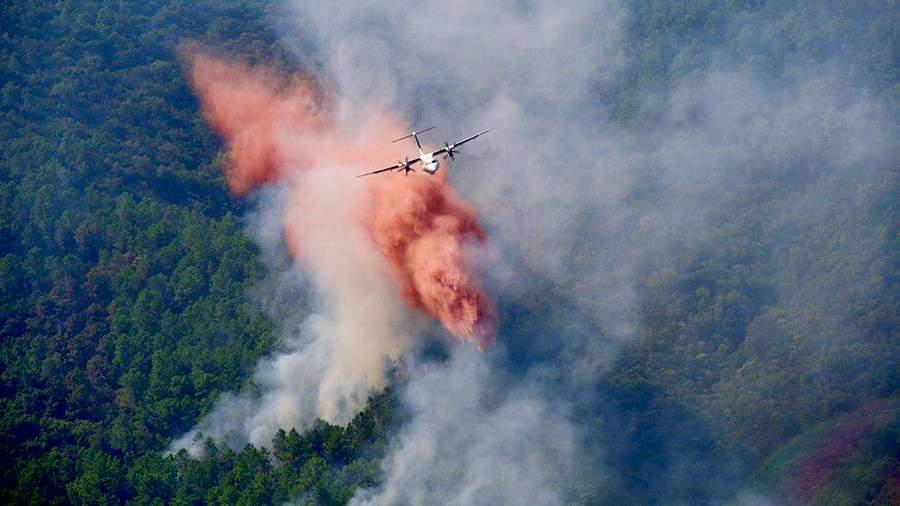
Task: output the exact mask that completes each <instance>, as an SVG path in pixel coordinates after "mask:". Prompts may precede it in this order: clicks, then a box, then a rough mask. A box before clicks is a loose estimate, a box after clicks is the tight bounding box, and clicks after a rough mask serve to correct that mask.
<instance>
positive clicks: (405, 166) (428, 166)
mask: <svg viewBox="0 0 900 506" xmlns="http://www.w3.org/2000/svg"><path fill="white" fill-rule="evenodd" d="M433 129H434V127H429V128H426V129H425V130H420V131H418V132H412V133H411V134H409V135H404V136H403V137H400V138H399V139H394V141H393V142H397V141H402V140H403V139H408V138H410V137H412V138H413V139H415V140H416V147H418V148H419V157H418V158H413V159H412V160H410V159H409V157H405V158H404V159H403V160H399V161H397V163H395V164H394V165H391V166H390V167H385V168H383V169H378V170H373V171H372V172H366V173H365V174H360V175H358V176H356V177H363V176H371V175H372V174H379V173H382V172H388V171H391V170H396V169H400V170H401V171H403V173H404V174H406V175H407V176H408V175H409V173H410V172H413V171H415V170H416V169H414V168H413V167H412V166H413V165H415V164H417V163H421V164H422V170H424V171H425V172H427V173H429V174H434V173H435V172H437V171H438V169H440V168H441V162H440V161H439V160H438V159H437V157H438V155H442V154H443V155H444V159H445V160H446V159H447V157H450V159H451V160H454V157H453V154H454V153H458V152H459V150H458V149H457V148H458V147H459V146H462V145H463V144H465V143H467V142H469V141H471V140H472V139H474V138H476V137H478V136H479V135H482V134H486V133H488V132H490V131H491V129H490V128H488V129H487V130H482V131H481V132H478V133H477V134H475V135H473V136H471V137H467V138H465V139H463V140H461V141H457V142H454V143H453V144H447V143H446V142H445V143H444V147H442V148H441V149H439V150H437V151H432V152H431V153H426V152H424V151H422V145H421V144H420V143H419V134H421V133H425V132H427V131H429V130H433Z"/></svg>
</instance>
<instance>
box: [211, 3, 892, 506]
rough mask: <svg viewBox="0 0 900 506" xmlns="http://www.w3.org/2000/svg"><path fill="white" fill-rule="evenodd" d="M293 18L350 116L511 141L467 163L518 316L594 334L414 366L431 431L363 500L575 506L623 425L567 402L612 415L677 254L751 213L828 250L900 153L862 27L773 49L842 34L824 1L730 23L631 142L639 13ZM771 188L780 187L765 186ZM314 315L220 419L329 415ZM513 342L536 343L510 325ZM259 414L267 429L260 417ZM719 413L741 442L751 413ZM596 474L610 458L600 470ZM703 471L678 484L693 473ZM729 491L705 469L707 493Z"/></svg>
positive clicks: (577, 8)
mask: <svg viewBox="0 0 900 506" xmlns="http://www.w3.org/2000/svg"><path fill="white" fill-rule="evenodd" d="M289 5H290V6H291V8H290V9H287V12H288V13H291V14H292V15H290V16H284V17H282V18H281V19H280V20H279V21H278V23H279V26H280V28H282V29H283V30H284V33H285V40H286V42H287V43H288V44H292V43H293V44H294V45H295V47H296V48H298V49H297V58H298V60H299V61H300V62H301V63H308V62H316V63H315V65H316V66H321V68H322V69H323V70H324V72H325V78H324V79H325V80H326V81H327V82H328V83H329V84H330V85H333V86H334V87H335V88H336V90H337V92H338V94H339V95H340V96H341V98H342V101H341V103H340V107H341V111H340V113H341V115H342V117H343V118H344V120H345V121H352V119H353V115H354V110H355V109H356V108H358V107H368V106H369V105H371V104H373V103H386V104H388V105H389V106H390V107H391V108H393V109H395V110H401V111H405V112H406V113H407V115H408V117H409V118H410V121H411V123H412V124H413V125H415V126H419V127H425V126H431V125H432V124H437V125H439V128H438V130H436V132H435V133H434V134H431V133H430V134H426V139H429V140H430V142H431V143H432V144H433V145H437V144H439V143H441V142H443V141H445V140H447V141H452V140H455V139H456V138H457V137H459V136H461V135H465V134H467V133H468V132H470V131H474V130H478V129H481V128H487V127H493V128H494V131H493V132H492V133H491V134H490V135H489V136H486V137H484V138H483V139H479V140H478V141H477V142H475V143H472V144H471V145H468V146H466V147H465V148H464V149H463V154H462V156H461V157H460V159H459V160H458V162H457V163H455V164H453V165H451V166H450V167H449V168H448V169H449V174H450V175H449V177H450V180H451V181H452V182H453V184H454V185H455V186H457V187H458V188H460V190H461V193H463V195H465V196H466V197H467V198H469V199H471V200H472V201H473V202H474V203H475V204H476V206H477V207H478V209H479V211H480V213H481V219H482V221H483V222H484V223H485V225H486V228H487V229H488V233H489V235H490V237H491V238H492V240H493V241H494V242H495V243H496V245H497V247H498V250H499V252H500V254H499V259H498V261H497V263H496V265H494V267H493V270H492V272H491V276H492V279H491V283H492V288H493V290H494V292H495V294H496V297H497V299H498V300H499V303H500V306H501V309H502V308H504V307H509V306H515V303H517V302H518V301H519V300H520V299H522V298H524V296H525V295H527V294H528V293H529V292H530V291H533V290H535V289H536V288H535V285H536V284H537V283H546V284H547V286H551V287H553V288H554V290H555V291H554V292H553V293H554V294H555V295H556V296H557V297H558V298H557V299H554V300H552V301H548V303H549V304H560V301H564V304H565V305H566V306H571V308H570V309H568V311H569V312H567V313H565V314H566V315H567V316H578V317H579V318H580V319H581V320H582V321H579V322H560V321H558V320H553V319H549V320H542V321H535V320H532V322H531V323H530V324H527V325H523V324H519V325H517V326H515V327H513V326H511V325H510V326H503V327H501V333H500V335H499V336H498V347H497V349H496V350H494V351H493V352H490V353H489V354H488V355H487V356H485V357H483V356H479V355H475V354H472V353H469V352H468V351H466V350H459V349H456V348H452V345H451V348H452V349H451V353H450V358H449V359H448V361H447V362H446V363H444V364H433V363H431V364H428V366H427V367H426V366H424V365H423V366H420V367H413V368H412V374H411V378H410V382H409V386H408V387H407V388H406V391H405V394H404V400H405V402H406V403H407V405H408V406H409V408H410V410H411V412H412V415H413V418H412V420H411V421H410V422H409V424H408V425H407V426H405V427H404V428H403V430H402V432H401V433H400V434H398V435H397V436H396V438H395V442H394V446H393V449H392V451H391V454H390V455H389V457H388V458H387V459H386V460H385V462H384V471H385V476H386V478H385V483H384V484H383V486H382V487H380V488H379V489H377V490H369V491H364V492H363V493H361V494H360V495H359V496H358V497H357V498H356V502H358V503H360V504H394V503H409V504H425V503H430V502H439V503H447V504H460V505H466V504H489V503H511V504H521V503H544V504H555V503H560V502H566V501H569V500H571V499H572V497H573V496H574V495H577V494H580V493H584V491H583V490H580V489H579V488H578V485H576V484H575V483H576V482H577V481H578V480H577V479H574V480H573V479H570V478H571V477H572V476H578V473H579V472H581V473H584V472H590V473H594V474H595V477H596V475H599V474H602V473H603V468H602V466H597V465H596V463H597V461H599V460H600V459H601V458H602V455H597V448H598V447H602V446H603V445H604V444H605V442H604V441H602V440H601V441H592V442H591V443H592V444H591V445H590V446H586V445H584V444H583V443H584V440H585V438H586V437H588V436H587V434H588V433H590V434H591V435H592V436H593V437H603V438H614V437H615V435H614V434H602V433H600V431H598V430H597V429H596V427H589V426H590V424H592V423H594V422H593V421H592V420H578V419H576V418H574V417H572V416H570V414H569V413H568V411H567V406H568V405H571V404H582V405H588V404H590V403H591V402H593V401H594V399H590V398H584V397H583V396H584V395H585V392H586V391H589V390H590V388H591V387H592V385H593V384H594V382H595V381H596V380H597V378H598V377H599V376H600V375H601V374H602V373H603V371H604V370H605V368H606V367H607V366H608V365H609V363H610V361H611V360H612V359H613V358H614V357H615V352H616V349H617V346H618V343H619V342H621V341H624V340H628V339H630V338H633V337H634V336H636V335H639V334H640V332H641V331H642V322H641V320H640V317H639V309H640V308H639V304H640V296H639V292H640V288H641V287H642V286H646V285H650V284H653V283H654V279H656V278H654V277H653V275H657V274H658V275H660V276H661V275H664V274H665V273H666V272H667V269H670V268H672V267H671V266H672V264H673V263H674V262H675V261H676V259H678V258H681V257H683V256H685V255H690V254H691V253H692V252H696V251H699V250H702V249H704V248H715V247H716V245H715V240H716V239H717V237H709V236H707V235H705V233H706V231H707V230H708V228H709V227H710V226H721V225H722V224H723V223H726V222H728V221H729V220H735V221H737V219H736V218H735V217H734V216H731V215H730V213H731V212H732V209H735V208H738V207H740V206H743V208H747V209H752V210H753V211H754V213H751V214H749V215H748V216H746V217H741V218H740V219H742V220H746V221H750V222H754V223H755V222H757V221H758V222H760V223H763V222H764V220H765V218H766V216H767V215H770V214H775V213H780V214H783V215H785V216H789V217H790V218H789V221H790V222H789V223H781V226H782V227H783V228H784V229H785V230H789V229H790V227H809V228H812V229H816V230H819V229H821V235H822V237H823V238H826V239H827V238H828V237H829V233H830V231H831V229H830V227H829V226H828V224H829V223H830V221H831V220H834V219H835V217H840V216H841V215H843V214H845V213H847V212H849V211H850V210H852V209H853V208H854V207H859V206H865V205H867V204H868V200H867V199H868V195H869V193H867V192H871V190H872V187H873V185H875V184H876V180H877V179H878V178H879V177H881V176H882V175H884V174H885V173H886V171H888V170H896V162H897V160H898V159H900V153H898V145H897V142H896V139H897V135H896V134H897V131H896V120H895V112H896V107H895V103H894V101H893V100H892V99H891V97H889V96H888V97H885V96H884V95H883V94H880V93H879V91H878V90H872V89H867V88H865V87H864V86H862V85H860V81H861V80H862V79H863V77H867V76H865V75H863V76H861V75H860V73H859V68H858V67H857V63H858V62H855V61H854V59H853V54H854V51H855V49H857V48H858V46H859V45H860V44H862V42H861V41H862V39H863V37H864V34H863V32H864V30H863V29H862V28H860V26H861V25H864V23H861V22H855V23H850V26H849V28H851V30H849V31H848V35H847V38H846V39H847V40H846V43H845V45H843V46H841V47H825V48H819V49H820V50H819V51H817V52H815V53H814V54H815V55H816V56H815V57H810V58H809V59H802V60H800V61H793V60H781V61H779V60H778V58H777V56H778V55H781V54H784V53H785V52H786V45H787V44H789V43H788V42H785V41H783V40H780V39H779V37H778V33H777V30H776V29H774V28H773V26H785V25H787V26H791V25H792V24H800V25H802V26H805V27H814V26H816V25H817V24H826V22H827V21H830V20H832V19H833V18H834V17H835V16H837V15H838V14H836V13H833V12H830V11H829V10H828V8H827V7H817V6H815V5H813V6H810V7H809V8H808V12H807V14H808V16H805V17H803V18H802V19H796V20H794V19H789V20H786V21H785V20H781V18H780V17H779V16H780V15H781V13H780V12H779V11H778V9H777V8H774V7H773V8H771V9H763V10H761V11H759V12H757V13H755V14H751V15H739V16H734V17H733V18H732V19H730V20H729V23H728V24H727V29H726V32H727V33H726V35H725V36H724V41H725V42H724V43H723V44H722V46H721V47H719V48H717V49H715V50H714V51H712V52H707V53H697V52H694V51H693V50H692V49H691V48H690V47H684V48H682V49H681V51H680V53H679V54H678V55H677V56H676V57H675V58H674V59H673V66H675V67H678V66H683V67H684V68H688V69H691V70H692V71H693V72H692V74H691V75H690V77H689V78H686V79H685V80H683V81H682V82H680V83H679V85H678V86H677V88H674V89H656V90H654V89H652V87H651V88H648V89H645V90H643V94H642V95H641V96H642V103H641V104H638V107H640V108H641V110H642V111H643V112H644V113H646V114H649V115H655V117H657V118H658V121H657V122H655V124H654V125H653V126H650V127H645V129H644V130H642V131H629V130H627V129H624V130H623V129H617V128H616V126H615V114H614V111H612V110H610V109H608V107H607V104H609V103H611V102H612V100H611V99H609V95H612V94H619V95H618V96H619V97H620V98H621V95H622V94H623V93H624V92H623V90H621V89H619V87H621V86H622V83H623V82H625V80H624V78H623V77H622V76H623V75H626V74H628V73H629V72H633V71H634V70H635V69H634V66H635V65H636V64H635V62H633V61H630V60H629V55H627V54H624V52H623V47H624V41H625V39H626V38H627V37H628V33H627V26H628V23H629V21H630V12H632V7H633V5H631V4H627V3H623V2H617V1H591V2H493V3H490V2H473V1H470V0H465V1H453V2H437V1H425V2H417V3H415V4H413V5H401V4H399V3H383V2H364V1H350V2H339V3H336V4H325V3H313V2H303V3H299V2H298V3H292V4H289ZM810 29H813V28H810ZM854 30H855V31H854ZM298 33H299V34H301V35H300V36H299V38H298V36H297V34H298ZM310 38H311V39H312V44H311V45H312V46H314V47H315V48H316V54H315V55H310V54H309V52H308V51H309V49H308V48H309V47H310ZM757 54H768V55H774V57H773V58H772V59H771V60H769V61H766V60H764V59H760V58H757V57H756V55H757ZM775 75H780V76H781V77H777V78H776V77H773V76H775ZM398 134H400V132H398ZM797 167H803V168H804V170H805V172H804V173H796V168H797ZM755 180H768V181H775V182H777V184H776V185H775V186H753V185H748V184H747V182H748V181H755ZM732 188H740V189H741V191H740V192H737V191H731V189H732ZM747 188H752V189H753V191H752V192H750V193H746V190H747ZM262 200H263V201H264V202H265V201H266V200H267V198H263V199H262ZM747 203H750V205H747ZM265 205H266V204H263V207H265ZM261 222H262V223H266V219H263V220H261ZM279 223H280V222H279ZM256 228H257V229H262V228H264V227H256ZM722 233H723V234H726V233H727V230H726V231H725V232H722ZM270 239H271V238H270ZM268 242H271V241H270V240H269V239H261V243H262V244H264V245H265V244H267V243H268ZM273 244H274V242H273ZM784 244H789V240H788V239H785V241H784ZM846 247H847V248H851V249H852V248H860V249H861V250H862V249H865V248H866V245H865V244H862V243H861V242H858V241H849V242H848V244H847V246H846ZM263 249H264V250H266V247H264V248H263ZM776 253H779V252H776ZM779 254H780V253H779ZM773 255H775V253H773ZM783 268H790V267H783ZM294 275H296V274H291V276H294ZM648 278H649V279H648ZM283 279H287V278H283ZM850 281H852V280H850ZM286 283H287V284H290V283H292V281H287V282H286ZM823 288H824V291H825V292H827V291H828V287H822V286H817V285H815V283H813V282H809V281H807V280H804V279H798V280H797V282H796V283H795V284H794V285H792V286H784V287H780V291H779V293H778V297H779V298H781V299H782V300H788V301H792V302H791V304H795V305H803V304H812V305H816V304H820V299H821V298H823V297H825V296H826V295H825V294H824V292H823ZM348 296H349V295H348ZM852 296H853V295H852V291H851V292H850V293H848V294H847V295H846V297H852ZM320 297H321V295H320ZM400 310H401V311H402V309H400ZM546 311H547V312H546V313H544V315H546V314H552V310H550V309H547V310H546ZM328 314H329V315H330V317H331V318H334V317H337V316H338V315H337V313H334V312H331V313H328ZM500 316H501V320H504V318H511V316H510V315H509V314H504V313H503V312H501V315H500ZM317 318H318V317H313V318H311V319H309V320H306V323H304V324H303V326H304V328H307V329H308V330H306V331H300V330H297V324H296V322H294V323H291V324H290V325H288V326H287V327H286V329H285V334H286V336H287V337H286V339H285V341H286V343H287V344H286V351H285V352H284V353H282V354H280V355H276V356H275V357H274V358H272V359H270V360H269V361H267V362H266V363H265V364H262V365H261V366H260V370H259V372H258V373H257V376H256V384H257V386H258V388H259V390H260V394H255V395H256V396H249V397H247V396H237V397H235V396H229V397H226V398H224V400H223V401H222V402H221V403H220V405H219V408H218V409H217V410H216V411H215V412H214V414H213V415H212V416H211V417H210V418H208V419H207V420H206V421H204V422H203V423H202V424H201V426H200V427H201V429H202V430H203V431H204V432H207V433H210V434H213V435H218V434H224V433H226V432H229V431H230V432H231V433H234V434H238V435H239V436H238V439H241V438H243V439H244V440H246V439H248V438H249V439H251V440H253V441H257V442H262V443H268V441H267V440H266V437H267V436H269V437H270V436H271V433H272V432H274V430H275V428H276V427H278V426H280V425H281V426H289V425H292V424H294V425H301V426H302V425H303V424H304V423H305V422H307V421H308V420H310V417H311V416H312V415H311V414H310V413H312V412H313V411H315V412H316V413H317V414H321V409H320V408H319V407H314V406H318V405H317V404H308V403H307V401H306V400H305V399H310V398H316V399H319V397H317V396H316V395H314V394H310V393H308V392H310V391H312V392H321V389H320V385H321V384H322V381H323V379H322V378H323V377H324V375H325V372H324V371H323V370H322V365H321V364H323V363H324V364H328V363H332V364H333V363H334V359H333V357H332V358H329V359H327V360H322V359H321V358H319V357H317V355H316V353H318V351H317V349H319V347H321V348H322V349H327V348H328V347H329V346H331V345H330V344H329V341H328V339H329V338H328V333H327V332H318V333H317V331H316V330H315V328H316V321H317ZM836 319H839V316H836ZM331 324H334V322H332V323H331ZM399 327H400V328H412V329H414V330H413V331H411V332H414V331H416V330H418V331H421V329H422V327H417V326H415V325H411V326H410V325H409V324H406V323H404V324H402V325H399ZM509 329H514V330H516V331H519V332H523V333H527V334H528V336H526V337H522V336H520V335H512V334H505V333H504V332H508V331H509ZM842 329H843V330H847V331H848V332H850V333H851V334H852V332H853V329H852V328H851V329H847V328H846V326H843V327H842ZM297 335H299V336H304V337H301V338H295V337H291V336H297ZM315 335H322V336H325V337H323V338H319V339H315V338H310V337H309V336H315ZM310 342H311V343H313V344H309V343H310ZM354 342H355V341H354ZM301 343H304V344H303V345H302V346H301ZM513 343H514V344H516V345H522V344H527V345H528V346H529V348H528V350H527V351H521V350H517V349H512V348H511V347H512V346H513ZM304 346H305V347H304ZM323 353H325V352H323ZM516 353H520V355H527V356H526V357H525V361H526V362H528V361H529V360H531V361H533V362H534V365H533V366H531V367H530V369H528V370H527V371H526V372H525V373H524V374H505V373H503V372H502V371H504V370H505V368H506V367H508V365H509V363H510V362H514V361H515V360H521V359H522V357H521V356H518V358H511V357H516ZM402 354H403V353H402V352H399V353H397V354H396V355H402ZM356 384H357V385H358V384H359V383H356ZM370 386H378V385H377V383H372V384H371V385H370ZM259 395H261V396H262V397H258V396H259ZM351 397H352V396H351ZM259 399H263V400H259ZM266 399H268V400H266ZM317 402H318V401H317ZM248 403H249V404H248ZM260 406H267V408H266V409H262V410H260V409H259V408H260ZM307 406H310V407H309V408H307ZM248 409H249V410H250V411H251V412H253V413H257V415H256V416H254V417H252V418H250V419H248V418H247V415H246V413H247V410H248ZM350 411H352V409H351V410H350ZM285 413H286V414H285ZM763 415H764V414H763ZM339 419H340V418H339ZM720 423H721V424H722V425H723V426H725V427H726V428H725V429H722V430H732V429H734V427H728V425H729V424H730V423H733V421H729V420H727V419H724V418H723V420H722V421H721V422H720ZM257 428H260V429H259V431H258V432H254V430H256V429H257ZM254 434H256V435H254ZM588 453H590V455H588ZM585 462H591V463H592V464H595V465H594V466H593V467H591V468H589V469H588V471H585V466H583V465H582V464H584V463H585ZM690 464H691V463H690V462H685V461H682V462H680V464H679V465H680V468H679V469H675V468H674V467H678V466H673V469H671V470H669V472H670V474H671V476H659V480H660V481H661V482H667V480H668V481H671V482H675V481H678V480H679V479H681V477H683V476H684V474H685V473H688V471H687V470H686V469H688V468H690ZM679 473H681V474H679ZM717 483H718V482H717V480H716V478H715V477H709V486H710V487H716V486H718V485H717ZM678 487H679V485H678V484H675V483H673V484H672V488H673V490H678ZM766 500H767V499H766V498H755V497H754V498H752V500H750V499H746V501H747V502H748V503H757V502H756V501H761V502H765V501H766ZM672 501H673V502H675V501H677V498H676V497H673V498H672Z"/></svg>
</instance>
